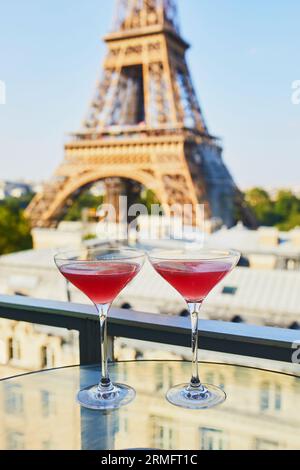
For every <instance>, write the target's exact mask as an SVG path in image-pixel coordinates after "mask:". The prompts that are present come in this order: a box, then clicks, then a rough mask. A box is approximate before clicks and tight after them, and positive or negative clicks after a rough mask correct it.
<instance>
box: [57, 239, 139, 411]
mask: <svg viewBox="0 0 300 470" xmlns="http://www.w3.org/2000/svg"><path fill="white" fill-rule="evenodd" d="M144 261H145V254H144V253H143V252H141V251H138V250H132V249H130V248H120V249H119V248H117V249H108V250H107V249H104V248H97V249H82V250H77V251H72V252H68V253H62V254H58V255H57V256H55V262H56V265H57V267H58V268H59V270H60V272H61V273H62V274H63V276H64V277H65V278H66V279H67V280H68V281H69V282H71V283H72V284H73V285H74V286H75V287H77V288H78V289H79V290H81V291H82V292H83V293H84V294H85V295H86V296H87V297H88V298H89V299H90V300H91V301H92V302H93V303H94V305H95V307H96V309H97V312H98V314H99V318H100V336H101V380H100V383H99V384H98V385H92V386H90V387H87V388H85V389H84V390H80V392H79V393H78V395H77V399H78V401H79V403H80V404H81V405H82V406H84V407H85V408H90V409H94V410H102V409H104V410H108V409H113V408H119V407H121V406H124V405H127V404H128V403H130V402H131V401H132V400H133V399H134V397H135V391H134V390H133V389H132V388H131V387H129V386H127V385H123V384H113V383H112V382H111V380H110V377H109V373H108V364H107V350H106V349H107V348H106V344H107V317H108V312H109V309H110V306H111V304H112V302H113V300H114V299H115V298H116V297H117V296H118V295H119V293H120V292H121V291H122V290H123V289H124V287H126V285H127V284H128V283H129V282H130V281H132V279H133V278H134V277H135V276H136V275H137V274H138V273H139V271H140V270H141V267H142V266H143V263H144Z"/></svg>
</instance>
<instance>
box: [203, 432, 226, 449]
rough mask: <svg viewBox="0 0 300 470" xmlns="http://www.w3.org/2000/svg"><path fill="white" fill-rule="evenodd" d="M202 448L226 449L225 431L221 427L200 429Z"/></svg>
mask: <svg viewBox="0 0 300 470" xmlns="http://www.w3.org/2000/svg"><path fill="white" fill-rule="evenodd" d="M200 441H201V442H200V443H201V450H225V449H226V444H225V438H224V433H223V431H221V430H219V429H211V428H201V429H200Z"/></svg>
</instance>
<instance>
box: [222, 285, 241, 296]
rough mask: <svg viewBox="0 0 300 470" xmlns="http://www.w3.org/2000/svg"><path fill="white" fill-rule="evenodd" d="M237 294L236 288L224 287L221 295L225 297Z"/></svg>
mask: <svg viewBox="0 0 300 470" xmlns="http://www.w3.org/2000/svg"><path fill="white" fill-rule="evenodd" d="M236 293H237V287H232V286H224V287H223V290H222V294H225V295H235V294H236Z"/></svg>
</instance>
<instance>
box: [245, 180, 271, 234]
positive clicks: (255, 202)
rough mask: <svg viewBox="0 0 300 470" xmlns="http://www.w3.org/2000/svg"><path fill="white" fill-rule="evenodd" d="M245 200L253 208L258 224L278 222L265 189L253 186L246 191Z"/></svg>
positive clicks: (267, 224)
mask: <svg viewBox="0 0 300 470" xmlns="http://www.w3.org/2000/svg"><path fill="white" fill-rule="evenodd" d="M246 202H247V203H248V204H249V206H250V208H251V209H252V210H253V212H254V214H255V216H256V218H257V221H258V222H259V224H260V225H266V226H272V225H274V224H276V223H277V222H279V220H278V216H276V213H275V212H274V203H273V201H272V200H271V198H270V196H269V194H268V193H267V191H265V190H264V189H262V188H253V189H251V190H250V191H248V192H247V193H246Z"/></svg>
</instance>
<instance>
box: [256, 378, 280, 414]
mask: <svg viewBox="0 0 300 470" xmlns="http://www.w3.org/2000/svg"><path fill="white" fill-rule="evenodd" d="M281 408H282V393H281V386H280V385H278V384H270V383H263V384H262V385H261V389H260V411H280V410H281Z"/></svg>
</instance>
